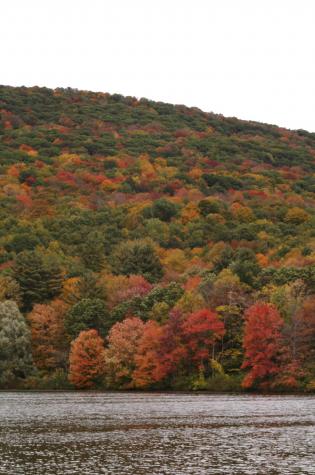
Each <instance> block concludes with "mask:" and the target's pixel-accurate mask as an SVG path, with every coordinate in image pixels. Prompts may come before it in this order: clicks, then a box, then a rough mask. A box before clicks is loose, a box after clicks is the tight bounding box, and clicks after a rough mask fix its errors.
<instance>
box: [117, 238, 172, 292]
mask: <svg viewBox="0 0 315 475" xmlns="http://www.w3.org/2000/svg"><path fill="white" fill-rule="evenodd" d="M112 268H113V272H114V274H123V275H132V274H140V275H142V276H143V277H144V278H145V279H147V280H148V281H149V282H151V283H153V282H157V281H158V280H160V279H161V277H162V275H163V270H162V265H161V262H160V260H159V258H158V256H157V254H156V252H155V250H154V247H153V244H152V243H151V242H150V241H146V240H142V239H139V240H136V241H127V242H125V243H122V244H120V245H119V246H118V248H117V249H116V251H115V253H114V255H113V263H112Z"/></svg>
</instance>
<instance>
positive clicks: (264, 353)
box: [242, 303, 284, 388]
mask: <svg viewBox="0 0 315 475" xmlns="http://www.w3.org/2000/svg"><path fill="white" fill-rule="evenodd" d="M283 326H284V321H283V319H282V318H281V316H280V314H279V312H278V310H277V309H276V308H275V307H274V306H273V305H271V304H267V303H256V304H254V305H252V306H251V307H250V308H249V309H248V310H247V311H246V312H245V329H244V339H243V347H244V350H245V361H244V363H243V365H242V368H249V372H248V373H247V375H246V376H245V378H244V380H243V383H242V385H243V387H244V388H251V387H253V386H255V385H257V386H258V387H260V388H268V387H270V386H272V383H273V378H274V377H275V376H276V375H277V374H278V373H280V371H281V359H282V358H281V354H282V335H281V330H282V328H283Z"/></svg>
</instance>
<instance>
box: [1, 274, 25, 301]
mask: <svg viewBox="0 0 315 475" xmlns="http://www.w3.org/2000/svg"><path fill="white" fill-rule="evenodd" d="M5 300H14V302H16V303H17V304H18V305H19V304H20V303H21V290H20V286H19V284H18V283H17V281H16V280H15V279H12V277H10V276H0V302H3V301H5Z"/></svg>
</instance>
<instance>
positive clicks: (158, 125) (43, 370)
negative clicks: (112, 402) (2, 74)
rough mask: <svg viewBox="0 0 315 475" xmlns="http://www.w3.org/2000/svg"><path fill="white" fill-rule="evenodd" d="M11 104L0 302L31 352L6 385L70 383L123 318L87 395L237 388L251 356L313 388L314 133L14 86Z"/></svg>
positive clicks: (6, 100)
mask: <svg viewBox="0 0 315 475" xmlns="http://www.w3.org/2000/svg"><path fill="white" fill-rule="evenodd" d="M0 110H1V122H0V134H1V145H0V168H1V171H0V182H1V192H0V203H1V207H0V217H1V229H0V272H1V274H0V299H1V300H2V301H4V300H6V299H9V300H13V301H15V302H16V303H17V304H18V305H19V308H20V311H21V312H22V313H23V314H24V316H26V319H27V322H28V327H25V328H24V327H23V328H24V329H23V328H22V330H21V332H22V333H23V332H26V336H25V338H30V345H31V346H32V348H31V349H30V347H29V346H27V345H26V347H25V349H24V350H23V358H25V361H26V360H27V361H28V362H27V364H26V363H25V367H22V368H20V369H19V370H17V369H16V368H13V369H12V368H11V369H10V371H9V370H8V365H6V364H4V365H3V368H2V369H1V368H0V384H2V385H3V386H4V387H7V386H8V385H10V384H12V385H17V384H20V383H19V381H24V384H26V385H29V386H30V385H32V384H33V385H35V386H38V385H41V384H42V385H45V384H46V385H49V384H50V385H58V384H61V385H62V384H65V383H64V382H60V383H57V382H56V381H59V380H58V378H59V379H60V378H61V380H62V381H63V379H62V378H63V377H64V375H65V374H66V373H67V371H68V369H67V368H68V363H67V361H68V353H69V344H70V341H71V340H72V341H76V344H77V346H78V345H79V344H83V345H89V344H91V343H89V342H90V341H91V340H89V339H87V340H86V339H85V340H84V338H83V337H85V336H86V334H85V333H84V331H85V332H88V331H90V330H92V333H93V330H94V329H96V330H97V331H98V333H100V334H101V336H102V337H104V338H105V337H106V335H107V334H108V332H109V330H110V329H111V327H112V326H113V325H115V323H116V324H117V322H123V324H121V325H122V326H119V325H118V326H117V325H116V326H115V329H114V330H113V331H112V332H111V333H110V338H109V341H107V340H106V355H107V356H106V357H105V366H104V365H103V366H104V367H103V369H102V370H100V374H99V375H98V376H99V377H98V379H97V378H96V379H95V374H94V373H93V374H94V376H93V377H92V376H91V380H90V382H88V383H87V385H88V384H96V383H97V382H98V383H97V384H100V380H101V381H102V383H101V384H105V385H107V386H109V387H156V386H161V387H170V386H171V387H186V388H189V387H196V388H197V387H214V388H217V387H219V386H218V385H221V386H220V387H223V386H224V387H230V386H231V387H235V386H234V384H235V381H238V380H239V379H240V378H242V377H243V376H244V374H245V373H243V371H242V370H241V365H242V364H243V369H245V368H247V370H246V371H247V372H246V374H245V379H244V386H245V387H260V388H262V387H267V388H268V387H269V388H270V387H277V388H278V387H279V388H282V387H285V388H288V387H293V388H302V387H303V388H305V387H307V388H309V389H310V388H312V387H315V382H314V380H315V366H314V365H315V347H314V337H315V318H314V317H313V314H314V313H313V308H314V305H315V295H314V293H315V227H314V224H315V194H314V193H315V134H311V133H308V132H306V131H302V130H300V131H289V130H286V129H282V128H278V127H275V126H269V125H266V124H260V123H256V122H246V121H240V120H237V119H235V118H224V117H223V116H219V115H215V114H209V113H204V112H202V111H200V110H199V109H196V108H187V107H185V106H181V105H178V106H174V105H171V104H164V103H160V102H153V101H149V100H147V99H140V100H137V99H136V98H133V97H122V96H120V95H118V94H115V95H109V94H103V93H92V92H86V91H77V90H72V89H56V90H50V89H46V88H37V87H34V88H24V87H21V88H12V87H7V86H1V87H0ZM5 305H7V304H2V306H3V307H2V310H1V311H0V317H1V315H2V316H3V319H4V320H3V321H6V320H5V316H7V315H8V314H10V312H12V311H13V310H12V308H11V307H10V306H9V307H6V306H5ZM16 312H18V313H19V311H18V310H17V309H16ZM16 315H17V314H16ZM130 316H135V317H137V318H135V319H134V320H132V321H130V319H129V320H127V323H126V320H125V318H126V317H130ZM16 318H18V317H16ZM255 319H256V320H255ZM257 319H258V320H257ZM0 320H1V318H0ZM257 321H258V322H259V324H258V326H257ZM244 322H245V323H244ZM255 322H256V323H255ZM4 325H5V324H4V323H3V328H4ZM21 325H22V324H21ZM128 325H129V326H128ZM220 325H221V326H222V328H221V327H220ZM244 325H245V326H244ZM22 326H23V325H22ZM29 327H30V330H31V336H30V337H27V332H28V328H29ZM223 327H224V328H223ZM47 328H48V329H49V332H48V334H47ZM3 331H4V332H6V331H7V330H6V329H5V328H4V330H3ZM8 331H9V330H8ZM10 331H11V330H10ZM80 331H83V334H82V333H81V334H80ZM0 332H1V328H0ZM124 332H125V333H124ZM224 332H225V336H223V333H224ZM244 332H245V335H244V337H243V334H244ZM79 334H80V337H81V339H82V338H83V343H82V342H81V343H80V340H79V342H78V338H77V337H78V335H79ZM131 334H133V335H136V337H135V339H134V340H132V341H133V343H131V342H130V341H129V340H128V338H129V336H130V335H131ZM122 335H125V336H124V337H122ZM87 336H89V335H87ZM80 337H79V338H80ZM91 338H92V339H93V338H98V335H96V336H95V335H94V337H93V335H92V336H91ZM119 338H122V340H119ZM115 339H116V340H115ZM257 339H260V340H261V341H262V346H261V348H259V349H257V348H255V344H253V342H256V341H257ZM138 340H139V341H141V342H142V343H141V345H140V347H139V345H138V344H137V345H136V343H135V341H138ZM86 341H88V343H86ZM93 341H94V340H93ZM117 341H120V345H118V346H117ZM122 342H123V343H122ZM148 342H151V343H148ZM154 342H155V343H154ZM157 342H158V343H157ZM175 342H176V344H175ZM270 342H271V343H270ZM98 343H99V342H98ZM98 343H97V344H98ZM95 344H96V343H95ZM100 344H101V345H102V344H103V343H100ZM123 344H126V345H127V346H128V351H127V348H125V350H124V351H125V353H126V352H127V353H128V352H129V353H128V355H129V356H128V359H129V360H130V358H131V360H132V358H135V359H134V361H133V363H132V364H131V366H130V365H129V366H128V362H127V361H124V356H123V355H122V354H120V353H124V352H123V351H122V350H121V352H120V353H119V351H118V349H117V348H118V347H119V346H120V347H122V346H121V345H123ZM0 345H1V339H0ZM115 345H116V346H115ZM150 345H151V346H150ZM152 345H153V346H152ZM154 345H155V346H154ZM10 348H11V349H10V351H12V352H13V353H14V351H15V350H14V351H13V349H12V348H13V347H12V345H11V347H10ZM73 348H74V350H73V351H75V348H76V347H75V345H73ZM115 348H116V353H115ZM31 351H32V354H33V360H34V363H33V364H30V363H29V353H30V352H31ZM117 352H118V353H119V354H117ZM130 352H131V353H130ZM98 353H99V352H98ZM152 354H154V355H155V356H154V357H152ZM162 354H163V355H164V356H163V357H162V356H161V355H162ZM130 355H133V356H132V357H131V356H130ZM150 355H151V356H150ZM165 355H166V356H165ZM179 355H181V356H179ZM262 355H264V356H263V358H262ZM210 357H211V358H210ZM23 358H22V359H23ZM73 358H74V357H72V359H71V358H70V363H71V361H72V366H71V364H70V379H71V381H72V382H73V383H74V384H75V385H77V386H78V387H81V386H82V384H83V386H82V387H84V383H82V381H81V382H80V381H79V382H78V381H77V380H76V376H75V374H77V373H78V374H80V373H81V372H82V368H81V367H80V364H83V363H82V361H79V370H76V369H75V368H76V366H75V363H73V361H76V362H77V360H76V358H74V359H73ZM106 358H107V359H106ZM150 358H153V360H152V361H151V360H150ZM244 358H245V363H243V362H244ZM96 359H97V358H96ZM79 360H80V359H79ZM114 360H115V361H116V364H117V367H114V368H113V365H111V362H113V361H114ZM184 360H188V361H189V362H190V363H189V364H188V365H187V364H185V363H184ZM262 360H263V361H262ZM8 361H9V358H8ZM149 361H151V363H150V364H149ZM95 365H98V366H97V367H99V362H98V363H97V362H95ZM152 365H153V367H154V368H155V369H154V371H153V370H152ZM101 366H102V365H101ZM114 366H115V365H114ZM34 367H35V368H37V372H36V370H34ZM150 368H151V369H150ZM8 371H9V373H10V374H9V373H8ZM34 371H35V372H34ZM76 371H77V373H76ZM104 373H105V374H106V375H107V376H105V383H104V375H103V374H104ZM223 373H224V374H223ZM8 374H9V376H8ZM117 374H120V375H121V374H123V376H120V377H118V376H117ZM56 375H57V376H56ZM60 375H61V376H60ZM93 378H94V379H93ZM79 379H80V378H79ZM1 381H2V383H1ZM25 381H26V383H25ZM80 385H81V386H80ZM222 385H223V386H222Z"/></svg>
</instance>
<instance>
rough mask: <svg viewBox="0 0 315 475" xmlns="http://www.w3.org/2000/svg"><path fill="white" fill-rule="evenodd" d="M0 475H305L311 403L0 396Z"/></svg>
mask: <svg viewBox="0 0 315 475" xmlns="http://www.w3.org/2000/svg"><path fill="white" fill-rule="evenodd" d="M0 474H5V475H20V474H23V475H24V474H25V475H39V474H40V475H66V474H69V475H70V474H71V475H76V474H78V475H98V474H110V475H116V474H117V475H127V474H128V475H179V474H187V475H205V474H209V475H216V474H224V475H229V474H231V475H238V474H239V475H243V474H250V475H254V474H261V475H268V474H281V475H283V474H290V475H292V474H299V475H301V474H312V475H314V474H315V397H312V396H309V397H302V396H251V395H241V396H237V395H235V396H234V395H220V394H219V395H211V394H210V395H209V394H204V393H198V394H186V393H93V392H43V393H40V392H2V393H0Z"/></svg>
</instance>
